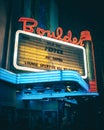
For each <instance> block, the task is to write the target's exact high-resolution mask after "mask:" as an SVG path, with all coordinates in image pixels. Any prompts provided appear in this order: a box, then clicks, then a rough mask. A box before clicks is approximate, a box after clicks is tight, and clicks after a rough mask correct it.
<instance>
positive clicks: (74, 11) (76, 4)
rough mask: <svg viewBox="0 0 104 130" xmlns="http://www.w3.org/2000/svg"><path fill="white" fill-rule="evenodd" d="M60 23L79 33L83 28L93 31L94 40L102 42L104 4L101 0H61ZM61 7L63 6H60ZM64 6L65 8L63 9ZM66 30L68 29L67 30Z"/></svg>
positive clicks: (74, 32) (75, 33)
mask: <svg viewBox="0 0 104 130" xmlns="http://www.w3.org/2000/svg"><path fill="white" fill-rule="evenodd" d="M58 3H59V5H60V6H59V11H60V12H59V14H60V16H59V17H60V19H59V22H60V25H61V26H62V27H63V28H66V29H67V30H69V29H70V30H72V32H73V34H74V35H79V34H80V32H81V31H83V30H89V31H90V32H91V35H92V38H93V40H94V41H96V42H97V41H99V42H102V41H104V40H103V34H104V33H103V27H104V25H103V24H104V13H103V12H104V7H103V6H104V4H103V1H101V0H99V1H96V0H87V1H82V0H76V1H75V0H73V1H71V2H70V0H63V1H60V0H59V2H58ZM60 7H61V8H60ZM62 8H63V9H62ZM67 30H66V31H67Z"/></svg>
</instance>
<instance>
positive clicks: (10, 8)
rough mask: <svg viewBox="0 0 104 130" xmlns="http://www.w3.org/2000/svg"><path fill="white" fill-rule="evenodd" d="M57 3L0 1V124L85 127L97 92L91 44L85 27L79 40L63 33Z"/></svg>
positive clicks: (11, 125)
mask: <svg viewBox="0 0 104 130" xmlns="http://www.w3.org/2000/svg"><path fill="white" fill-rule="evenodd" d="M57 5H58V2H57V1H52V0H50V1H46V0H45V1H44V2H43V1H41V0H25V1H23V0H18V1H12V0H8V1H6V0H1V1H0V8H1V11H0V16H1V21H0V113H1V114H0V116H1V122H6V123H7V125H3V123H2V125H1V128H7V127H8V126H9V127H8V130H9V129H12V128H15V129H16V130H17V129H19V128H22V129H24V130H26V129H28V130H33V129H37V130H38V129H42V130H50V129H51V128H54V129H63V125H62V124H64V122H65V121H66V122H67V124H68V122H70V124H75V126H76V127H77V125H79V126H80V124H81V122H83V123H84V125H83V128H85V127H88V126H87V125H86V123H87V120H88V119H89V117H88V116H87V114H86V112H89V113H90V114H91V112H92V111H93V109H94V108H95V106H96V105H95V100H96V98H97V96H98V95H99V94H98V91H97V82H96V68H95V61H94V48H93V44H94V43H93V40H92V37H91V33H90V31H89V30H82V31H81V32H80V34H79V35H80V37H79V38H77V37H73V34H72V31H71V30H70V28H68V29H69V30H68V31H67V33H64V28H62V27H59V25H58V21H59V19H58V7H57ZM89 106H90V107H89ZM92 113H93V114H94V111H93V112H92ZM79 118H80V120H79V122H78V121H77V119H79ZM83 118H85V120H84V121H83ZM90 120H92V121H91V123H92V124H94V122H95V121H94V119H90ZM76 122H77V123H76ZM23 123H25V125H23ZM70 124H69V127H71V125H70ZM79 126H78V127H79ZM81 127H82V126H81ZM79 128H80V127H79ZM89 128H90V126H89Z"/></svg>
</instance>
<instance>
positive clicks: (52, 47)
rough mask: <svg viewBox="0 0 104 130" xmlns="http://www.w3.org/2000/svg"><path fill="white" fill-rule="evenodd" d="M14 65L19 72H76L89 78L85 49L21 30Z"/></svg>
mask: <svg viewBox="0 0 104 130" xmlns="http://www.w3.org/2000/svg"><path fill="white" fill-rule="evenodd" d="M13 64H14V66H15V68H16V69H19V70H26V71H34V72H38V71H45V70H75V71H77V72H78V73H79V74H80V75H81V76H82V77H83V78H86V77H87V69H86V55H85V49H84V47H82V46H78V45H75V44H71V43H67V42H63V41H59V40H55V39H52V38H48V37H45V36H40V35H37V34H33V33H30V32H25V31H21V30H18V31H17V32H16V38H15V49H14V60H13Z"/></svg>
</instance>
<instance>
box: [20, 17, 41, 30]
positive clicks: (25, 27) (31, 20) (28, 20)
mask: <svg viewBox="0 0 104 130" xmlns="http://www.w3.org/2000/svg"><path fill="white" fill-rule="evenodd" d="M18 21H19V22H23V30H24V31H27V32H34V27H36V26H37V25H38V22H37V21H36V20H34V19H32V18H25V17H21V18H20V19H19V20H18ZM27 23H33V24H31V25H27Z"/></svg>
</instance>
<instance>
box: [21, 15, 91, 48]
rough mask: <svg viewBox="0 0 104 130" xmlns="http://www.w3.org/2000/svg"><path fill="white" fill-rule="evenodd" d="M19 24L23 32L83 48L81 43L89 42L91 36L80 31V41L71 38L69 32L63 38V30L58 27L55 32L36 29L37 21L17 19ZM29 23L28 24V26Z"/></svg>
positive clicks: (24, 18) (86, 32) (23, 18)
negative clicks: (21, 24) (20, 23)
mask: <svg viewBox="0 0 104 130" xmlns="http://www.w3.org/2000/svg"><path fill="white" fill-rule="evenodd" d="M19 22H22V23H23V31H26V32H31V33H34V32H35V33H36V34H38V35H40V36H44V35H45V36H47V37H50V38H54V39H57V40H61V41H64V42H68V43H72V44H76V45H80V46H84V44H83V41H91V40H92V39H91V35H90V32H89V31H87V30H86V31H82V32H81V35H80V39H79V40H78V38H76V37H72V32H71V31H70V30H69V31H68V32H67V35H65V36H63V29H62V28H61V27H58V28H57V29H56V32H50V30H44V29H43V28H40V27H38V21H37V20H35V19H33V18H26V17H21V18H19ZM28 23H30V24H28Z"/></svg>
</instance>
